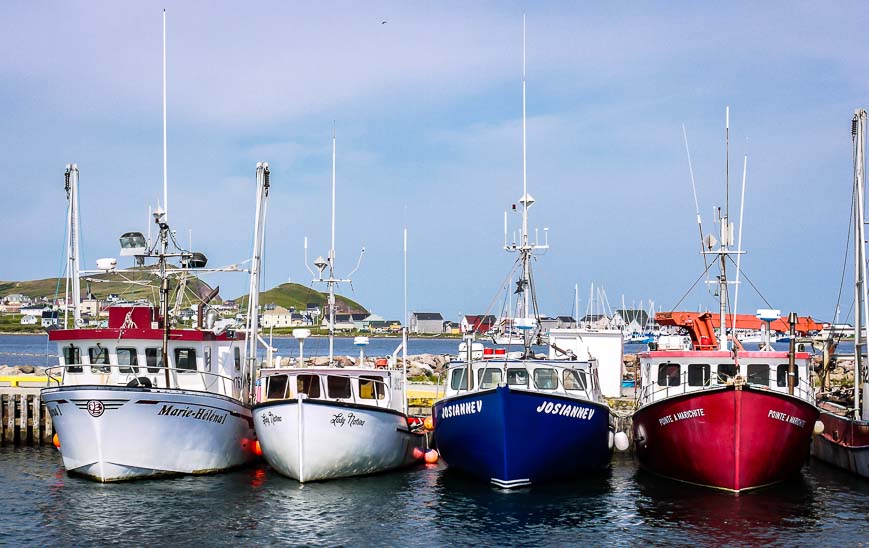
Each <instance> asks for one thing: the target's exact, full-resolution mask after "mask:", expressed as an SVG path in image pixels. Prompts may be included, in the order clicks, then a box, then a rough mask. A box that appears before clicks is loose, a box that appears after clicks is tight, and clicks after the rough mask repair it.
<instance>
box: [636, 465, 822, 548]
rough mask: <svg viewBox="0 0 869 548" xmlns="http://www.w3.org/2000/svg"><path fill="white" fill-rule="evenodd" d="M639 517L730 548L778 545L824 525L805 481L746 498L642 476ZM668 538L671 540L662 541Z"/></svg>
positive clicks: (793, 481) (752, 493)
mask: <svg viewBox="0 0 869 548" xmlns="http://www.w3.org/2000/svg"><path fill="white" fill-rule="evenodd" d="M635 480H636V483H637V486H638V488H639V496H637V498H636V499H635V502H636V507H637V512H638V513H639V515H640V516H642V517H643V519H644V520H645V521H646V522H647V523H649V524H650V525H655V526H656V527H659V528H660V529H661V530H663V531H668V530H669V531H671V530H673V529H678V530H679V534H680V535H689V536H695V535H696V537H697V538H698V539H701V538H704V536H706V537H707V538H708V537H709V536H711V537H713V538H715V539H716V542H722V543H725V544H743V545H744V544H760V543H768V542H772V541H775V540H776V539H777V538H779V535H781V534H782V531H783V530H784V529H789V528H793V529H797V530H800V531H808V530H810V529H811V528H812V527H813V526H814V525H815V524H816V523H817V522H818V520H819V519H820V516H819V515H818V512H817V505H816V504H815V500H814V495H813V489H812V486H811V485H810V483H809V482H808V480H807V479H806V478H805V477H804V476H802V475H800V476H797V477H795V478H793V479H791V480H789V481H786V482H782V483H779V484H776V485H772V486H769V487H766V488H762V489H757V490H753V491H748V492H745V493H741V494H735V493H729V492H725V491H719V490H715V489H709V488H704V487H698V486H694V485H689V484H685V483H681V482H677V481H673V480H669V479H666V478H661V477H659V476H655V475H653V474H650V473H648V472H645V471H642V470H640V471H638V472H637V473H636V475H635ZM661 538H662V539H663V538H666V536H664V537H661Z"/></svg>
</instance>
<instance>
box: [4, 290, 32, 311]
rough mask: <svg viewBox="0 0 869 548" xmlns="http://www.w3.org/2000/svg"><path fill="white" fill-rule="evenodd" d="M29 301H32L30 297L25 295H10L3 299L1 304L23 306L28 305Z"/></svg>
mask: <svg viewBox="0 0 869 548" xmlns="http://www.w3.org/2000/svg"><path fill="white" fill-rule="evenodd" d="M31 301H32V299H31V298H30V297H28V296H27V295H22V294H21V293H11V294H9V295H6V296H5V297H3V304H11V305H15V304H17V305H25V304H29V303H30V302H31ZM19 308H20V306H19Z"/></svg>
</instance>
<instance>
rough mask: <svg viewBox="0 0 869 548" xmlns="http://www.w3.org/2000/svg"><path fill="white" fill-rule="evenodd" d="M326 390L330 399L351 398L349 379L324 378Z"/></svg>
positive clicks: (330, 376) (337, 377) (332, 376)
mask: <svg viewBox="0 0 869 548" xmlns="http://www.w3.org/2000/svg"><path fill="white" fill-rule="evenodd" d="M326 390H327V393H328V394H329V397H330V398H335V399H337V400H340V399H347V398H350V397H352V394H351V392H350V377H339V376H337V375H329V376H327V377H326Z"/></svg>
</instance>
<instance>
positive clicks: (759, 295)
mask: <svg viewBox="0 0 869 548" xmlns="http://www.w3.org/2000/svg"><path fill="white" fill-rule="evenodd" d="M727 259H728V260H729V261H730V262H731V263H733V266H736V261H734V260H733V258H732V257H731V256H730V255H728V256H727ZM739 273H740V274H741V275H742V276H743V277H744V278H745V281H746V282H748V285H750V286H751V288H752V289H754V292H755V293H757V296H758V297H760V298H761V299H763V302H764V303H766V306H768V307H770V308H772V305H771V304H770V303H769V301H768V300H766V297H764V296H763V293H761V292H760V290H759V289H758V288H757V286H755V285H754V282H752V281H751V280H750V279H749V277H748V275H746V273H745V271H744V270H742V269H739Z"/></svg>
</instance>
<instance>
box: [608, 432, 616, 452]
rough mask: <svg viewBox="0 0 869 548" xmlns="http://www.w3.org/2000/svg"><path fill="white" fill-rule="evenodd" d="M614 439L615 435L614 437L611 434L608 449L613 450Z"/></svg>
mask: <svg viewBox="0 0 869 548" xmlns="http://www.w3.org/2000/svg"><path fill="white" fill-rule="evenodd" d="M614 439H615V435H614V434H613V433H612V432H610V435H609V440H608V441H609V444H608V445H607V449H612V448H613V440H614Z"/></svg>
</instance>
